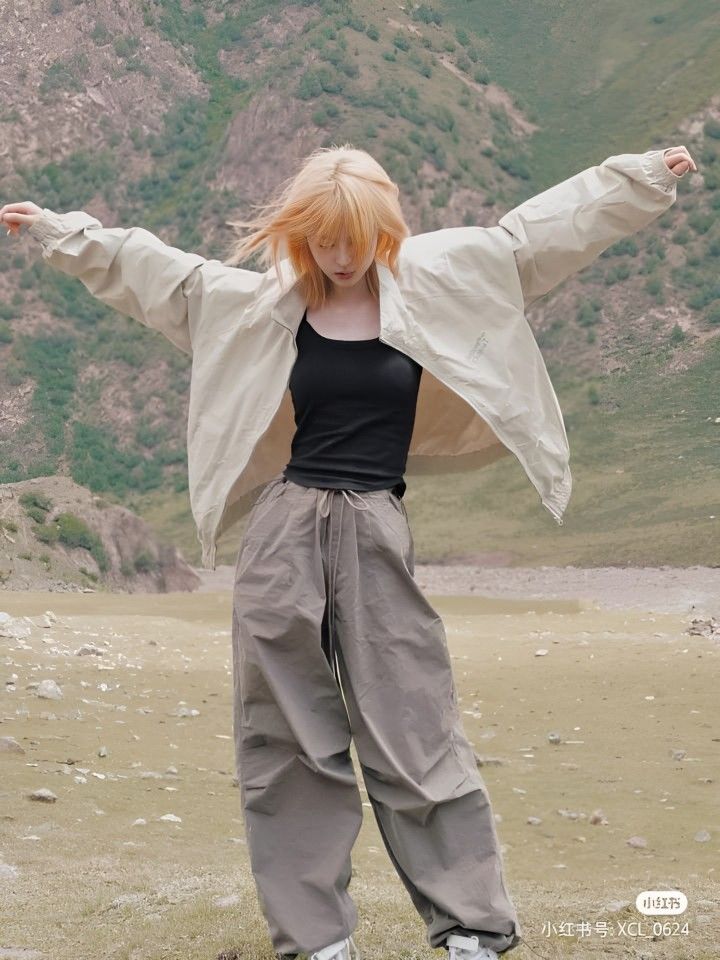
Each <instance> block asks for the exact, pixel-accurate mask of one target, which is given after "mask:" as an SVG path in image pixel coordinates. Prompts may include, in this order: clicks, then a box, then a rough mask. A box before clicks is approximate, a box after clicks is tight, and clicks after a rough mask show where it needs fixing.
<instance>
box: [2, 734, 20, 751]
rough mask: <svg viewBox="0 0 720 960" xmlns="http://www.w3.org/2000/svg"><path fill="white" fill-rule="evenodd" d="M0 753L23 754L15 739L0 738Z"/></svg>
mask: <svg viewBox="0 0 720 960" xmlns="http://www.w3.org/2000/svg"><path fill="white" fill-rule="evenodd" d="M0 753H25V751H24V750H23V748H22V747H21V746H20V744H19V743H18V742H17V740H16V739H15V737H0Z"/></svg>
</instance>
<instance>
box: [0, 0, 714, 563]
mask: <svg viewBox="0 0 720 960" xmlns="http://www.w3.org/2000/svg"><path fill="white" fill-rule="evenodd" d="M44 9H46V10H47V11H48V12H47V14H44V15H43V16H42V17H38V15H37V6H36V5H35V4H32V3H30V2H29V0H13V3H12V4H7V5H5V6H4V7H2V9H1V10H0V29H1V30H2V34H3V37H4V38H5V40H6V43H5V47H6V49H8V50H10V51H12V55H11V56H5V57H4V58H3V59H2V62H1V63H0V91H2V98H1V100H0V102H1V104H2V105H1V106H0V120H2V126H1V127H0V130H1V131H2V134H3V135H2V136H1V137H0V181H1V182H2V184H3V194H4V199H3V202H10V201H11V200H15V199H31V200H33V201H34V202H36V203H38V204H39V205H41V206H44V207H49V208H51V209H55V210H59V211H66V210H72V209H84V210H87V211H88V212H90V213H92V214H93V215H95V216H97V217H98V218H99V219H100V220H101V222H102V223H103V224H104V225H105V226H108V227H109V226H130V225H134V224H137V225H142V226H144V227H146V228H147V229H149V230H152V231H153V232H154V233H156V234H157V235H158V236H160V237H161V238H162V239H163V240H165V241H166V242H168V243H172V244H173V245H175V246H178V247H181V248H183V249H186V250H194V251H196V252H198V253H201V254H203V255H204V256H208V257H217V258H220V259H224V258H225V257H226V256H227V255H228V252H229V248H230V244H231V242H232V239H233V236H232V233H231V231H230V229H229V228H228V227H227V225H226V223H227V221H228V220H232V219H234V218H236V217H242V216H246V215H247V214H248V213H250V211H251V207H252V206H253V205H254V204H257V203H259V202H261V201H262V200H264V199H266V198H267V197H268V196H269V194H270V192H271V191H272V190H273V189H274V188H275V187H276V186H277V185H278V184H279V183H280V182H281V181H283V180H285V179H286V178H288V177H290V176H291V175H292V174H293V172H294V171H295V169H296V167H297V164H298V162H299V160H300V159H301V158H302V157H304V156H305V155H306V154H307V153H309V152H310V151H311V150H312V149H314V148H315V147H316V146H319V145H329V144H331V143H343V142H351V143H353V144H354V145H355V146H358V147H362V148H364V149H366V150H368V151H369V152H371V153H372V154H373V155H374V156H376V157H377V159H378V160H379V161H380V162H381V163H382V164H383V165H384V166H385V167H386V169H387V170H388V172H389V173H390V175H391V176H392V177H393V178H394V179H395V180H396V181H397V182H398V184H399V185H400V187H401V191H402V202H403V209H404V211H405V214H406V219H407V221H408V223H409V225H410V227H411V230H412V231H413V232H414V233H417V232H422V231H425V230H432V229H437V228H440V227H447V226H458V225H464V224H479V225H481V226H490V225H493V224H495V223H496V222H497V220H498V219H499V217H501V216H502V214H503V213H505V212H506V211H507V210H509V209H510V208H511V207H513V206H515V205H516V204H517V203H519V202H521V201H522V200H524V199H526V198H527V197H530V196H532V195H533V194H535V193H537V192H540V191H541V190H543V189H545V188H546V187H548V186H550V185H551V184H553V183H556V182H559V181H560V180H563V179H565V178H567V177H569V176H572V175H573V174H574V173H576V172H578V171H579V170H581V169H584V168H585V167H587V166H591V165H593V164H595V163H599V162H601V161H602V160H603V159H605V158H606V157H607V156H610V155H612V154H616V153H625V152H644V151H645V150H648V149H656V148H660V147H667V146H672V145H677V144H684V145H685V146H686V147H687V148H688V150H689V151H690V152H691V154H692V156H693V157H694V158H695V160H696V161H697V164H698V168H699V169H698V172H697V173H696V174H692V175H686V176H685V177H684V178H683V181H682V182H681V183H680V184H679V186H678V201H677V203H676V204H675V205H674V206H673V207H672V208H671V210H669V211H668V212H667V213H666V214H665V215H663V217H661V218H660V219H659V220H657V221H656V222H655V223H654V224H652V225H651V227H650V228H648V229H647V230H645V231H642V232H641V233H640V234H638V235H636V236H634V237H632V238H628V239H627V240H625V241H623V242H622V243H620V244H616V245H615V246H614V247H613V248H611V249H609V250H607V251H606V252H605V253H604V254H603V255H602V256H601V257H600V258H598V260H597V261H596V262H595V263H594V264H593V265H591V266H590V267H589V268H588V269H586V270H585V271H583V272H582V273H581V274H579V275H577V276H575V277H572V278H570V279H569V280H567V281H566V282H565V283H564V284H562V285H561V286H560V287H558V288H557V289H556V290H555V291H553V292H552V293H551V294H550V295H549V296H547V297H545V298H544V299H543V300H541V301H539V302H537V303H536V304H534V305H533V307H532V308H531V309H530V310H529V312H528V321H529V323H530V324H531V326H532V328H533V331H534V333H535V335H536V337H537V340H538V343H539V345H540V348H541V350H542V352H543V355H544V357H545V359H546V362H547V365H548V369H549V371H550V374H551V377H552V379H553V383H554V384H555V387H556V390H557V392H558V397H559V400H560V404H561V407H562V409H563V413H564V415H565V420H566V426H567V429H568V436H569V439H570V443H571V452H572V459H571V467H572V469H573V476H574V481H575V484H574V493H573V499H572V501H571V503H570V506H569V508H568V511H567V513H566V516H565V525H564V526H563V527H562V528H558V527H557V526H556V525H555V524H554V523H553V521H552V518H550V517H549V515H547V513H546V512H545V511H544V510H542V509H541V507H540V504H539V501H538V499H537V496H536V493H535V491H534V490H533V489H531V487H530V485H529V484H528V483H527V479H526V477H525V476H524V473H523V471H522V469H521V467H520V466H519V464H518V463H517V462H516V461H515V460H514V458H505V459H503V460H502V461H499V462H498V463H497V464H494V465H493V466H492V467H489V468H487V469H485V470H483V471H481V472H480V473H478V474H476V475H472V474H459V475H454V477H453V483H452V485H449V484H448V483H447V482H446V481H445V480H443V479H442V478H441V479H437V478H431V477H427V478H425V477H417V478H415V477H412V478H410V483H409V489H408V493H407V495H406V497H407V503H408V510H409V513H410V516H411V521H412V524H413V532H414V535H415V541H416V551H417V557H418V561H422V560H447V559H448V558H450V557H453V556H455V557H458V556H465V557H467V556H472V555H473V554H474V553H477V552H487V551H488V550H497V551H502V552H503V553H505V554H506V555H507V556H508V557H510V558H512V562H516V563H534V564H538V563H544V564H555V563H575V564H578V565H595V564H624V563H632V564H679V565H685V564H706V565H717V564H718V563H719V562H720V559H719V558H720V549H719V546H718V543H719V538H718V533H717V530H718V527H717V526H716V524H718V523H720V497H719V496H718V490H719V489H720V487H719V484H718V472H717V469H718V466H719V465H720V456H719V455H718V450H719V449H720V386H718V383H719V377H718V373H719V372H720V270H719V269H718V268H719V267H720V224H719V222H718V211H719V210H720V189H719V187H720V160H719V158H720V97H718V95H717V94H716V93H715V91H717V90H718V88H719V87H718V82H719V81H720V23H719V21H718V17H717V12H716V5H715V4H714V3H710V2H705V0H699V2H697V3H695V4H692V5H691V6H688V5H687V4H681V3H679V2H676V3H672V4H665V5H664V6H663V8H662V12H659V11H658V8H657V5H656V4H650V3H649V2H646V0H642V2H639V3H636V4H633V5H628V4H624V3H620V2H615V0H612V2H610V0H603V2H590V3H585V4H582V5H580V4H572V3H567V2H561V3H558V2H557V0H553V2H550V0H535V2H534V3H533V4H531V5H530V4H524V5H519V4H516V3H508V2H507V0H492V2H490V0H447V2H442V3H434V4H425V3H421V4H413V3H408V4H405V5H400V4H395V3H393V4H390V3H385V4H383V3H372V2H360V0H357V2H353V3H343V2H320V3H295V4H284V3H270V2H222V0H217V2H209V3H202V4H198V3H190V2H187V0H184V2H180V0H172V2H171V0H163V2H144V3H140V4H134V3H130V2H129V0H122V2H115V3H110V2H103V0H98V2H96V3H94V4H92V5H90V4H87V3H84V2H71V0H51V2H50V4H49V6H47V7H46V8H44ZM0 243H1V244H2V246H0V250H1V251H2V252H1V253H0V257H2V271H0V483H4V484H12V483H16V482H21V481H26V480H27V479H28V478H32V477H47V476H53V475H59V476H64V477H68V478H71V479H72V481H73V482H75V483H77V484H79V485H82V486H84V487H86V488H87V489H88V490H89V491H91V492H92V493H93V494H96V495H100V496H102V497H103V498H105V499H106V500H107V501H108V502H109V503H115V504H118V505H122V506H124V507H125V508H127V509H130V510H133V511H136V512H138V513H139V514H140V515H141V516H142V517H143V518H144V519H145V520H146V521H147V522H148V523H150V524H151V526H152V527H153V528H154V529H155V531H156V532H157V534H158V536H160V537H161V538H162V539H164V540H168V541H172V542H173V543H174V544H176V545H177V546H178V547H179V548H180V550H181V551H182V553H183V555H184V556H185V558H186V559H187V560H188V561H189V562H191V563H197V562H199V545H198V543H197V540H196V537H195V530H194V525H193V522H192V517H191V515H190V511H189V504H188V497H187V465H186V453H185V418H186V413H187V403H188V390H189V379H190V361H189V359H188V358H187V357H186V356H185V355H184V354H181V353H180V352H179V351H177V350H175V349H174V348H173V347H172V346H171V345H170V344H169V343H167V342H166V341H165V340H164V339H163V338H162V337H161V336H160V335H159V334H157V333H155V332H154V331H151V330H148V329H146V328H144V327H142V326H140V325H138V324H137V323H135V322H134V321H132V320H129V319H127V318H124V317H122V316H120V315H118V314H117V313H114V312H113V311H111V310H109V309H107V308H105V307H104V306H103V305H102V304H99V303H98V302H96V301H94V300H93V299H92V298H91V297H90V295H89V294H87V292H86V291H85V289H84V288H83V287H82V285H81V284H79V283H78V282H77V281H74V280H71V279H69V278H67V277H64V276H61V275H59V274H57V273H56V272H54V271H53V270H51V269H50V268H49V267H47V266H46V265H45V264H44V263H43V262H42V258H41V257H40V254H39V249H38V248H37V246H36V245H35V244H34V241H33V240H32V239H31V238H29V237H27V235H24V236H23V238H21V239H19V240H17V239H10V238H6V237H5V236H4V235H3V236H1V237H0ZM249 265H250V266H252V264H249ZM240 533H241V529H239V528H236V529H235V530H233V531H230V532H229V533H228V535H227V536H226V537H225V538H224V540H223V541H222V542H221V544H220V550H219V554H218V562H220V563H223V562H225V563H232V562H234V559H235V554H236V551H237V546H238V542H239V537H240Z"/></svg>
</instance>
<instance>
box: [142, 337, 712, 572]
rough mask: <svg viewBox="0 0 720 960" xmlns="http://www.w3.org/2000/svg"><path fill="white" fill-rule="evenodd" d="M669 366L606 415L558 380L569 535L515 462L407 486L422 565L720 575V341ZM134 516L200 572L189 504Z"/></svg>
mask: <svg viewBox="0 0 720 960" xmlns="http://www.w3.org/2000/svg"><path fill="white" fill-rule="evenodd" d="M661 365H662V358H654V357H647V358H645V359H644V360H641V361H638V364H637V366H636V367H634V368H633V370H632V372H631V373H629V374H615V375H613V376H612V377H609V378H608V379H607V380H606V381H605V382H604V384H603V386H602V387H601V392H600V398H601V402H600V403H599V404H598V405H592V404H589V403H588V401H587V395H586V389H585V385H584V384H581V383H577V382H570V383H565V382H564V381H563V378H562V376H561V375H559V374H558V376H557V377H556V375H555V373H554V372H553V374H552V376H553V380H554V381H555V383H556V390H557V393H558V397H559V400H560V406H561V408H562V409H563V411H564V413H565V417H566V423H567V428H568V439H569V442H570V451H571V459H570V466H571V470H572V473H573V495H572V498H571V501H570V505H569V507H568V510H567V512H566V514H565V518H564V521H565V522H564V524H563V526H562V527H558V526H557V525H556V523H555V521H554V520H553V518H552V516H551V515H550V513H549V512H548V511H547V510H546V509H545V508H544V507H543V506H542V505H541V503H540V500H539V498H538V496H537V493H536V492H535V489H534V487H533V486H532V485H531V484H530V482H529V480H528V479H527V478H526V476H525V472H524V470H523V469H522V467H521V466H520V464H519V463H518V461H517V460H516V459H515V457H513V456H510V457H505V458H504V459H502V460H500V461H498V462H496V463H495V464H493V465H491V466H490V467H487V468H484V469H483V470H480V471H477V472H476V473H474V474H473V473H466V474H453V475H451V476H450V477H448V476H440V477H413V476H411V475H407V477H406V479H407V482H408V490H407V492H406V494H405V502H406V504H407V508H408V514H409V516H410V522H411V526H412V529H413V534H414V537H415V544H416V556H417V559H418V561H419V562H423V563H432V562H437V561H438V560H448V559H450V558H453V557H471V556H473V555H477V554H479V553H486V552H494V551H502V552H504V553H507V554H508V555H509V556H511V557H512V558H513V560H512V563H513V565H516V566H525V565H533V564H547V565H566V564H573V565H575V566H587V567H594V566H615V565H620V566H624V565H634V566H657V565H662V564H670V565H676V566H688V565H703V566H718V565H720V536H719V532H720V497H719V496H718V468H720V424H718V423H715V422H714V420H715V417H716V416H720V381H719V380H718V376H717V371H718V370H720V338H716V339H715V340H712V341H708V344H707V352H706V355H705V358H704V359H703V361H702V362H700V363H699V364H697V365H695V366H694V367H693V368H692V369H690V370H688V371H686V372H681V373H676V374H673V376H672V377H669V376H665V375H663V374H661V373H660V368H661ZM610 401H612V403H610ZM611 407H612V408H613V409H614V412H610V409H609V408H611ZM133 505H134V507H135V508H136V509H137V510H138V512H139V513H140V514H141V515H142V516H143V517H144V518H145V519H146V520H147V521H148V522H150V523H151V524H152V525H153V526H154V527H156V529H157V530H158V531H159V532H160V533H162V535H163V536H166V537H167V538H169V539H171V540H172V541H173V542H174V543H177V544H178V546H180V548H181V549H182V550H183V553H184V556H185V558H186V559H187V560H188V562H190V563H193V564H195V565H197V564H199V560H200V551H199V548H198V547H197V541H196V537H195V529H194V525H193V521H192V517H191V515H190V511H189V506H188V501H187V494H186V493H181V494H173V493H171V492H169V491H164V492H163V493H162V494H155V493H154V494H152V495H148V496H146V497H144V498H135V499H134V501H133ZM712 517H714V519H711V518H712ZM241 533H242V524H238V525H237V527H236V528H235V529H233V530H230V531H228V532H227V533H226V535H225V537H224V538H223V539H222V540H221V542H220V547H219V550H218V563H234V562H235V559H236V556H237V550H238V547H239V543H240V536H241Z"/></svg>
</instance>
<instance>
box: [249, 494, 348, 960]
mask: <svg viewBox="0 0 720 960" xmlns="http://www.w3.org/2000/svg"><path fill="white" fill-rule="evenodd" d="M315 498H316V492H315V491H314V490H313V489H312V488H302V487H300V486H297V485H295V484H292V485H291V484H290V483H289V482H287V483H285V482H284V481H283V480H281V479H279V478H275V479H274V480H272V481H270V483H269V484H268V486H267V487H266V488H265V490H263V492H262V493H261V495H260V497H259V498H258V501H257V502H256V504H255V507H254V508H253V511H252V513H251V515H250V517H249V518H248V524H247V526H246V530H245V535H244V537H243V541H242V545H241V549H240V553H239V556H238V562H237V567H236V571H235V584H234V591H233V618H232V627H233V629H232V640H233V678H234V742H235V753H236V765H237V776H238V780H239V785H240V791H241V799H242V806H243V810H244V816H245V827H246V835H247V842H248V851H249V856H250V862H251V866H252V871H253V876H254V878H255V882H256V886H257V893H258V900H259V903H260V906H261V909H262V912H263V914H264V916H265V918H266V921H267V923H268V928H269V932H270V937H271V939H272V943H273V947H274V950H275V952H277V953H289V954H292V953H308V954H309V953H311V952H313V951H315V950H318V949H320V948H322V947H324V946H327V945H328V944H329V943H334V942H336V941H338V940H341V939H343V938H344V937H346V936H349V935H350V934H351V933H352V932H353V930H354V929H355V927H356V925H357V910H356V907H355V904H354V902H353V900H352V898H351V896H350V894H349V893H348V885H349V883H350V878H351V869H352V868H351V859H350V853H351V849H352V846H353V844H354V842H355V839H356V838H357V835H358V833H359V831H360V827H361V824H362V802H361V797H360V792H359V790H358V786H357V781H356V778H355V772H354V769H353V764H352V760H351V757H350V726H349V722H348V717H347V712H346V709H345V705H344V703H343V702H342V696H341V694H340V691H339V689H338V686H337V681H336V679H335V677H334V676H333V672H332V669H331V667H330V664H329V662H328V659H327V655H326V653H325V652H324V650H323V621H324V620H326V619H327V613H326V593H325V587H324V583H325V576H326V574H327V559H326V556H325V553H324V549H325V548H324V546H323V544H322V542H321V537H320V534H321V532H322V530H321V524H319V522H318V520H317V511H316V509H315Z"/></svg>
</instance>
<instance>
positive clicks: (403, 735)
mask: <svg viewBox="0 0 720 960" xmlns="http://www.w3.org/2000/svg"><path fill="white" fill-rule="evenodd" d="M413 574H414V545H413V538H412V534H411V531H410V527H409V524H408V519H407V513H406V510H405V505H404V504H403V502H402V500H401V499H400V498H398V497H397V496H396V495H395V494H394V493H392V492H391V491H390V490H389V489H385V490H374V491H371V492H367V491H362V492H358V491H352V490H335V489H325V488H319V487H303V486H300V485H299V484H296V483H294V482H293V481H291V480H285V479H284V478H283V476H282V473H280V474H278V475H276V476H275V477H273V479H272V480H270V481H269V482H268V484H267V485H266V486H265V488H264V489H263V490H262V492H261V494H260V496H259V497H258V499H257V501H256V502H255V505H254V506H253V509H252V511H251V513H250V516H249V517H248V522H247V525H246V528H245V533H244V536H243V539H242V543H241V546H240V552H239V554H238V560H237V566H236V570H235V586H234V596H233V621H232V623H233V630H232V643H233V679H234V734H235V759H236V765H237V775H238V780H239V785H240V792H241V801H242V807H243V812H244V818H245V830H246V836H247V842H248V850H249V855H250V863H251V867H252V871H253V876H254V878H255V882H256V886H257V892H258V901H259V904H260V907H261V910H262V912H263V915H264V917H265V919H266V921H267V923H268V927H269V932H270V937H271V939H272V943H273V948H274V950H275V952H276V953H288V954H294V953H308V954H310V953H311V952H312V951H314V950H318V949H320V948H322V947H324V946H327V945H328V944H330V943H334V942H335V941H338V940H341V939H343V938H344V937H346V936H349V934H351V933H352V932H353V931H354V929H355V927H356V924H357V919H358V915H357V909H356V906H355V903H354V901H353V899H352V897H351V896H350V894H349V893H348V885H349V883H350V878H351V859H350V855H351V850H352V847H353V845H354V842H355V840H356V838H357V835H358V833H359V831H360V826H361V823H362V803H361V798H360V793H359V790H358V786H357V781H356V778H355V771H354V767H353V763H352V759H351V756H350V743H351V736H352V738H353V739H354V742H355V748H356V751H357V755H358V758H359V761H360V765H361V768H362V774H363V779H364V782H365V787H366V789H367V793H368V796H369V799H370V802H371V804H372V809H373V812H374V814H375V818H376V821H377V824H378V827H379V830H380V833H381V835H382V838H383V841H384V844H385V847H386V849H387V852H388V854H389V856H390V859H391V861H392V863H393V865H394V867H395V869H396V870H397V872H398V874H399V876H400V879H401V880H402V882H403V884H404V885H405V887H406V888H407V890H408V892H409V894H410V897H411V899H412V902H413V904H414V906H415V908H416V909H417V911H418V913H419V914H420V916H421V917H422V919H423V921H424V922H425V924H426V926H427V941H428V943H429V945H430V946H431V947H441V946H444V942H445V938H446V937H447V935H448V934H450V933H460V934H463V935H467V936H473V935H476V936H477V937H478V939H479V943H480V945H481V946H483V945H484V946H489V947H492V948H493V949H495V950H496V951H498V952H499V953H501V952H504V951H506V950H508V949H512V948H513V947H515V946H516V945H517V944H518V943H519V942H520V939H521V936H522V934H521V930H520V926H519V923H518V919H517V915H516V911H515V907H514V905H513V903H512V901H511V899H510V897H509V895H508V892H507V890H506V888H505V883H504V880H503V873H502V862H501V855H500V850H499V844H498V837H497V833H496V828H495V821H494V817H493V813H492V809H491V805H490V800H489V798H488V793H487V789H486V787H485V784H484V782H483V780H482V778H481V776H480V774H479V772H478V770H477V766H476V763H475V758H474V754H473V750H472V747H471V746H470V744H469V743H468V741H467V739H466V736H465V733H464V731H463V728H462V726H461V720H460V715H459V710H458V706H457V694H456V689H455V683H454V678H453V674H452V671H451V665H450V656H449V653H448V647H447V642H446V637H445V630H444V626H443V623H442V620H441V619H440V617H439V615H438V614H437V613H436V611H435V610H434V609H433V608H432V606H431V605H430V604H429V603H428V601H427V600H426V598H425V596H424V595H423V593H422V591H421V590H420V588H419V587H418V585H417V583H416V581H415V579H414V577H413ZM338 678H339V680H338Z"/></svg>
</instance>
